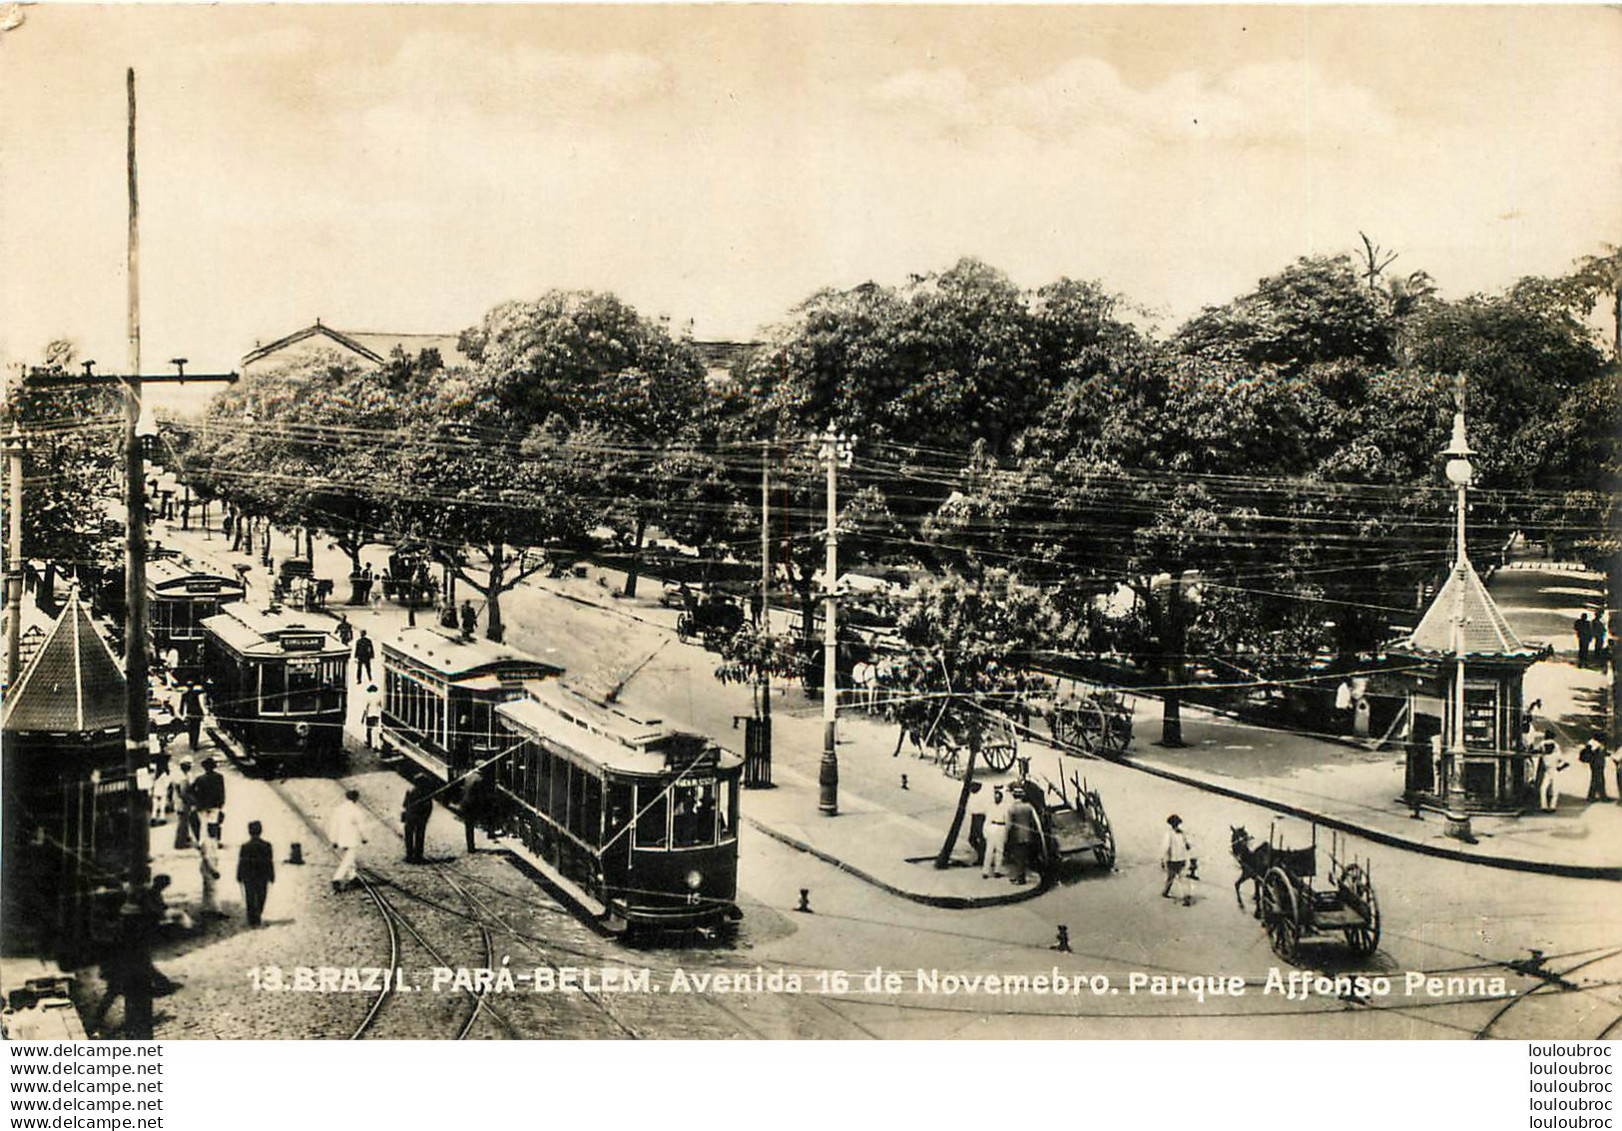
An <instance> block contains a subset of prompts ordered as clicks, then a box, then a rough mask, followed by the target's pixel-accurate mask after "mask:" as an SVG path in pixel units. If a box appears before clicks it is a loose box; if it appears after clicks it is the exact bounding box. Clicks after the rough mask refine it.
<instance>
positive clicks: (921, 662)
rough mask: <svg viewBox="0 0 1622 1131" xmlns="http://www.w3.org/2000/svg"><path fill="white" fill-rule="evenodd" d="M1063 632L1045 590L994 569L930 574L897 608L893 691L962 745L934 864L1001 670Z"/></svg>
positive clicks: (967, 783) (970, 771)
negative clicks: (902, 647) (964, 750)
mask: <svg viewBox="0 0 1622 1131" xmlns="http://www.w3.org/2000/svg"><path fill="white" fill-rule="evenodd" d="M1062 630H1063V625H1062V622H1061V618H1060V617H1059V616H1058V614H1057V612H1056V611H1055V610H1054V608H1053V605H1052V602H1051V601H1050V600H1049V598H1048V596H1047V595H1046V594H1045V593H1043V592H1042V591H1041V590H1039V589H1037V588H1035V587H1033V586H1029V585H1025V584H1022V583H1021V582H1020V580H1019V577H1018V576H1017V575H1016V574H1015V573H1013V572H1012V571H1009V570H1000V569H993V570H987V571H985V572H984V573H983V574H981V575H980V576H978V577H972V578H971V577H966V576H964V575H962V574H957V573H948V574H947V575H946V576H945V577H942V578H940V579H938V580H932V581H930V582H928V583H927V584H925V585H924V586H923V587H922V588H921V589H920V591H919V593H918V595H917V598H916V600H914V601H913V602H912V603H911V604H910V605H909V607H908V608H907V610H906V612H905V613H904V614H903V616H902V618H901V621H900V624H899V625H898V626H897V631H898V632H899V634H900V636H901V638H902V639H903V640H904V641H906V642H907V644H908V645H910V646H911V649H912V656H911V662H910V663H908V664H905V665H903V666H902V669H901V670H902V671H903V672H904V673H905V676H904V678H905V680H906V682H905V683H904V685H903V687H902V689H901V692H900V694H901V695H902V696H903V697H905V698H910V699H911V700H912V701H913V702H914V703H917V704H920V705H922V706H924V707H925V708H926V709H932V710H933V712H934V714H935V718H936V721H937V725H943V726H947V727H949V728H950V729H951V730H952V731H954V732H955V733H956V734H959V735H962V736H964V737H965V738H966V739H967V745H968V748H969V760H968V763H967V764H966V765H965V767H964V771H963V788H962V790H961V791H960V792H959V795H958V801H957V809H956V810H955V811H954V813H953V814H952V822H951V825H950V826H949V827H948V829H947V832H946V839H945V841H944V842H943V843H942V845H941V850H940V853H939V854H938V855H937V857H936V859H935V867H937V868H945V867H947V866H948V863H949V861H950V859H951V855H952V850H953V848H955V847H956V845H957V837H958V833H959V832H960V831H961V829H962V826H963V814H964V812H965V810H966V809H967V808H968V803H969V794H970V792H971V791H972V786H973V784H974V771H975V765H976V762H977V759H978V756H979V752H980V748H981V745H982V743H983V740H984V737H985V733H986V730H987V727H988V726H989V725H991V723H992V722H993V720H994V717H995V714H994V713H995V710H996V707H997V703H998V698H999V694H998V693H999V690H1000V685H1001V676H1002V675H1003V674H1004V673H1012V672H1017V671H1022V670H1024V669H1025V668H1026V667H1027V666H1028V665H1029V663H1030V661H1031V659H1032V657H1033V656H1034V655H1035V653H1037V652H1038V651H1040V650H1043V649H1046V648H1050V647H1052V646H1053V644H1054V643H1055V642H1056V641H1060V640H1062V638H1063V637H1062Z"/></svg>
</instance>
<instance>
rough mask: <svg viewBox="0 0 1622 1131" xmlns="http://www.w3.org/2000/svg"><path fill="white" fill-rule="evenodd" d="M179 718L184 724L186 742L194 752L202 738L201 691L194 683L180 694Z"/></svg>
mask: <svg viewBox="0 0 1622 1131" xmlns="http://www.w3.org/2000/svg"><path fill="white" fill-rule="evenodd" d="M180 717H181V719H182V720H183V721H184V722H185V724H186V742H187V744H188V745H189V746H190V747H191V749H192V750H194V751H195V750H196V749H197V741H198V739H200V738H202V736H203V689H202V688H200V687H198V686H197V685H196V684H195V683H190V684H187V685H186V690H184V691H182V692H181V693H180Z"/></svg>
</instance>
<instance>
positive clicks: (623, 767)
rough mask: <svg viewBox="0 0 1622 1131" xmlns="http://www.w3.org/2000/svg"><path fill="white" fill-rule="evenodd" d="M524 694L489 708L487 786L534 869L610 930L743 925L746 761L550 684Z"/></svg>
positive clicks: (676, 730)
mask: <svg viewBox="0 0 1622 1131" xmlns="http://www.w3.org/2000/svg"><path fill="white" fill-rule="evenodd" d="M525 690H526V694H525V695H524V696H523V697H522V698H520V699H514V700H511V701H510V702H507V703H503V704H502V705H501V706H499V707H497V708H496V715H497V716H498V717H499V719H500V721H501V723H502V725H503V726H504V727H505V728H506V730H507V732H508V733H509V735H510V739H511V742H512V744H513V749H512V752H511V753H510V754H509V755H508V756H506V757H504V758H501V759H500V760H499V761H497V762H495V763H494V769H495V775H494V777H495V784H496V789H497V792H498V794H499V796H500V798H501V800H502V801H503V802H504V806H505V809H506V813H505V817H506V819H507V822H508V824H509V825H510V826H512V827H514V828H515V830H516V832H517V834H518V836H519V838H520V840H521V841H522V842H523V845H524V848H525V849H526V850H527V851H526V855H527V857H528V858H529V859H530V860H531V862H532V863H534V864H535V866H536V867H537V868H539V869H540V870H541V871H542V872H543V873H545V874H546V875H547V877H548V878H549V879H551V880H552V881H553V882H554V883H556V884H557V886H559V887H560V888H562V889H564V890H565V891H567V892H568V893H569V894H570V895H571V896H573V897H574V899H575V900H576V902H577V903H579V904H580V905H581V906H582V907H584V908H586V909H587V910H588V911H589V912H591V913H593V914H594V915H595V916H596V917H597V919H598V921H599V923H600V924H601V925H602V926H604V927H605V928H607V929H609V930H612V931H623V932H626V933H635V932H648V931H655V930H667V929H672V928H687V927H694V926H714V925H719V924H721V923H722V922H724V921H726V920H731V919H738V918H740V917H741V913H740V912H739V910H738V905H737V898H738V786H739V780H740V778H741V776H742V772H743V759H742V758H740V757H739V756H738V755H736V754H733V753H731V752H729V751H726V750H723V749H722V748H721V747H720V746H719V745H717V744H716V743H715V742H714V741H712V740H711V739H709V738H708V737H706V736H704V735H701V734H697V733H694V732H692V731H688V730H683V729H680V728H678V727H674V726H670V725H667V724H665V723H663V722H662V721H661V720H659V719H653V718H638V717H636V716H634V715H632V714H630V713H629V712H628V711H626V710H624V709H623V708H621V707H620V706H618V705H616V704H613V703H605V702H602V701H601V700H598V699H595V698H593V697H591V696H590V695H588V694H586V693H584V692H582V691H580V690H578V689H575V688H572V687H569V686H568V685H566V684H563V683H560V682H557V681H548V682H546V683H540V684H531V685H530V686H528V687H527V688H526V689H525Z"/></svg>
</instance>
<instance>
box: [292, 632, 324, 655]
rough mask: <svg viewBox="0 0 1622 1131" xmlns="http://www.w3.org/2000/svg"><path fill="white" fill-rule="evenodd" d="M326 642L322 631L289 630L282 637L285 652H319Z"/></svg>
mask: <svg viewBox="0 0 1622 1131" xmlns="http://www.w3.org/2000/svg"><path fill="white" fill-rule="evenodd" d="M325 642H326V634H325V633H320V632H289V633H287V634H286V635H285V636H283V637H282V651H283V652H319V651H321V649H322V646H323V645H324V644H325Z"/></svg>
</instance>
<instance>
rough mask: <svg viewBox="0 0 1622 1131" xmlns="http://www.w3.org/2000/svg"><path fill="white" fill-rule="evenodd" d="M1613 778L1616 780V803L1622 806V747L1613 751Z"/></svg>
mask: <svg viewBox="0 0 1622 1131" xmlns="http://www.w3.org/2000/svg"><path fill="white" fill-rule="evenodd" d="M1611 766H1612V767H1613V771H1612V776H1613V777H1614V778H1615V779H1616V803H1617V804H1618V805H1622V746H1618V747H1617V748H1616V749H1615V750H1613V751H1611Z"/></svg>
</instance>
